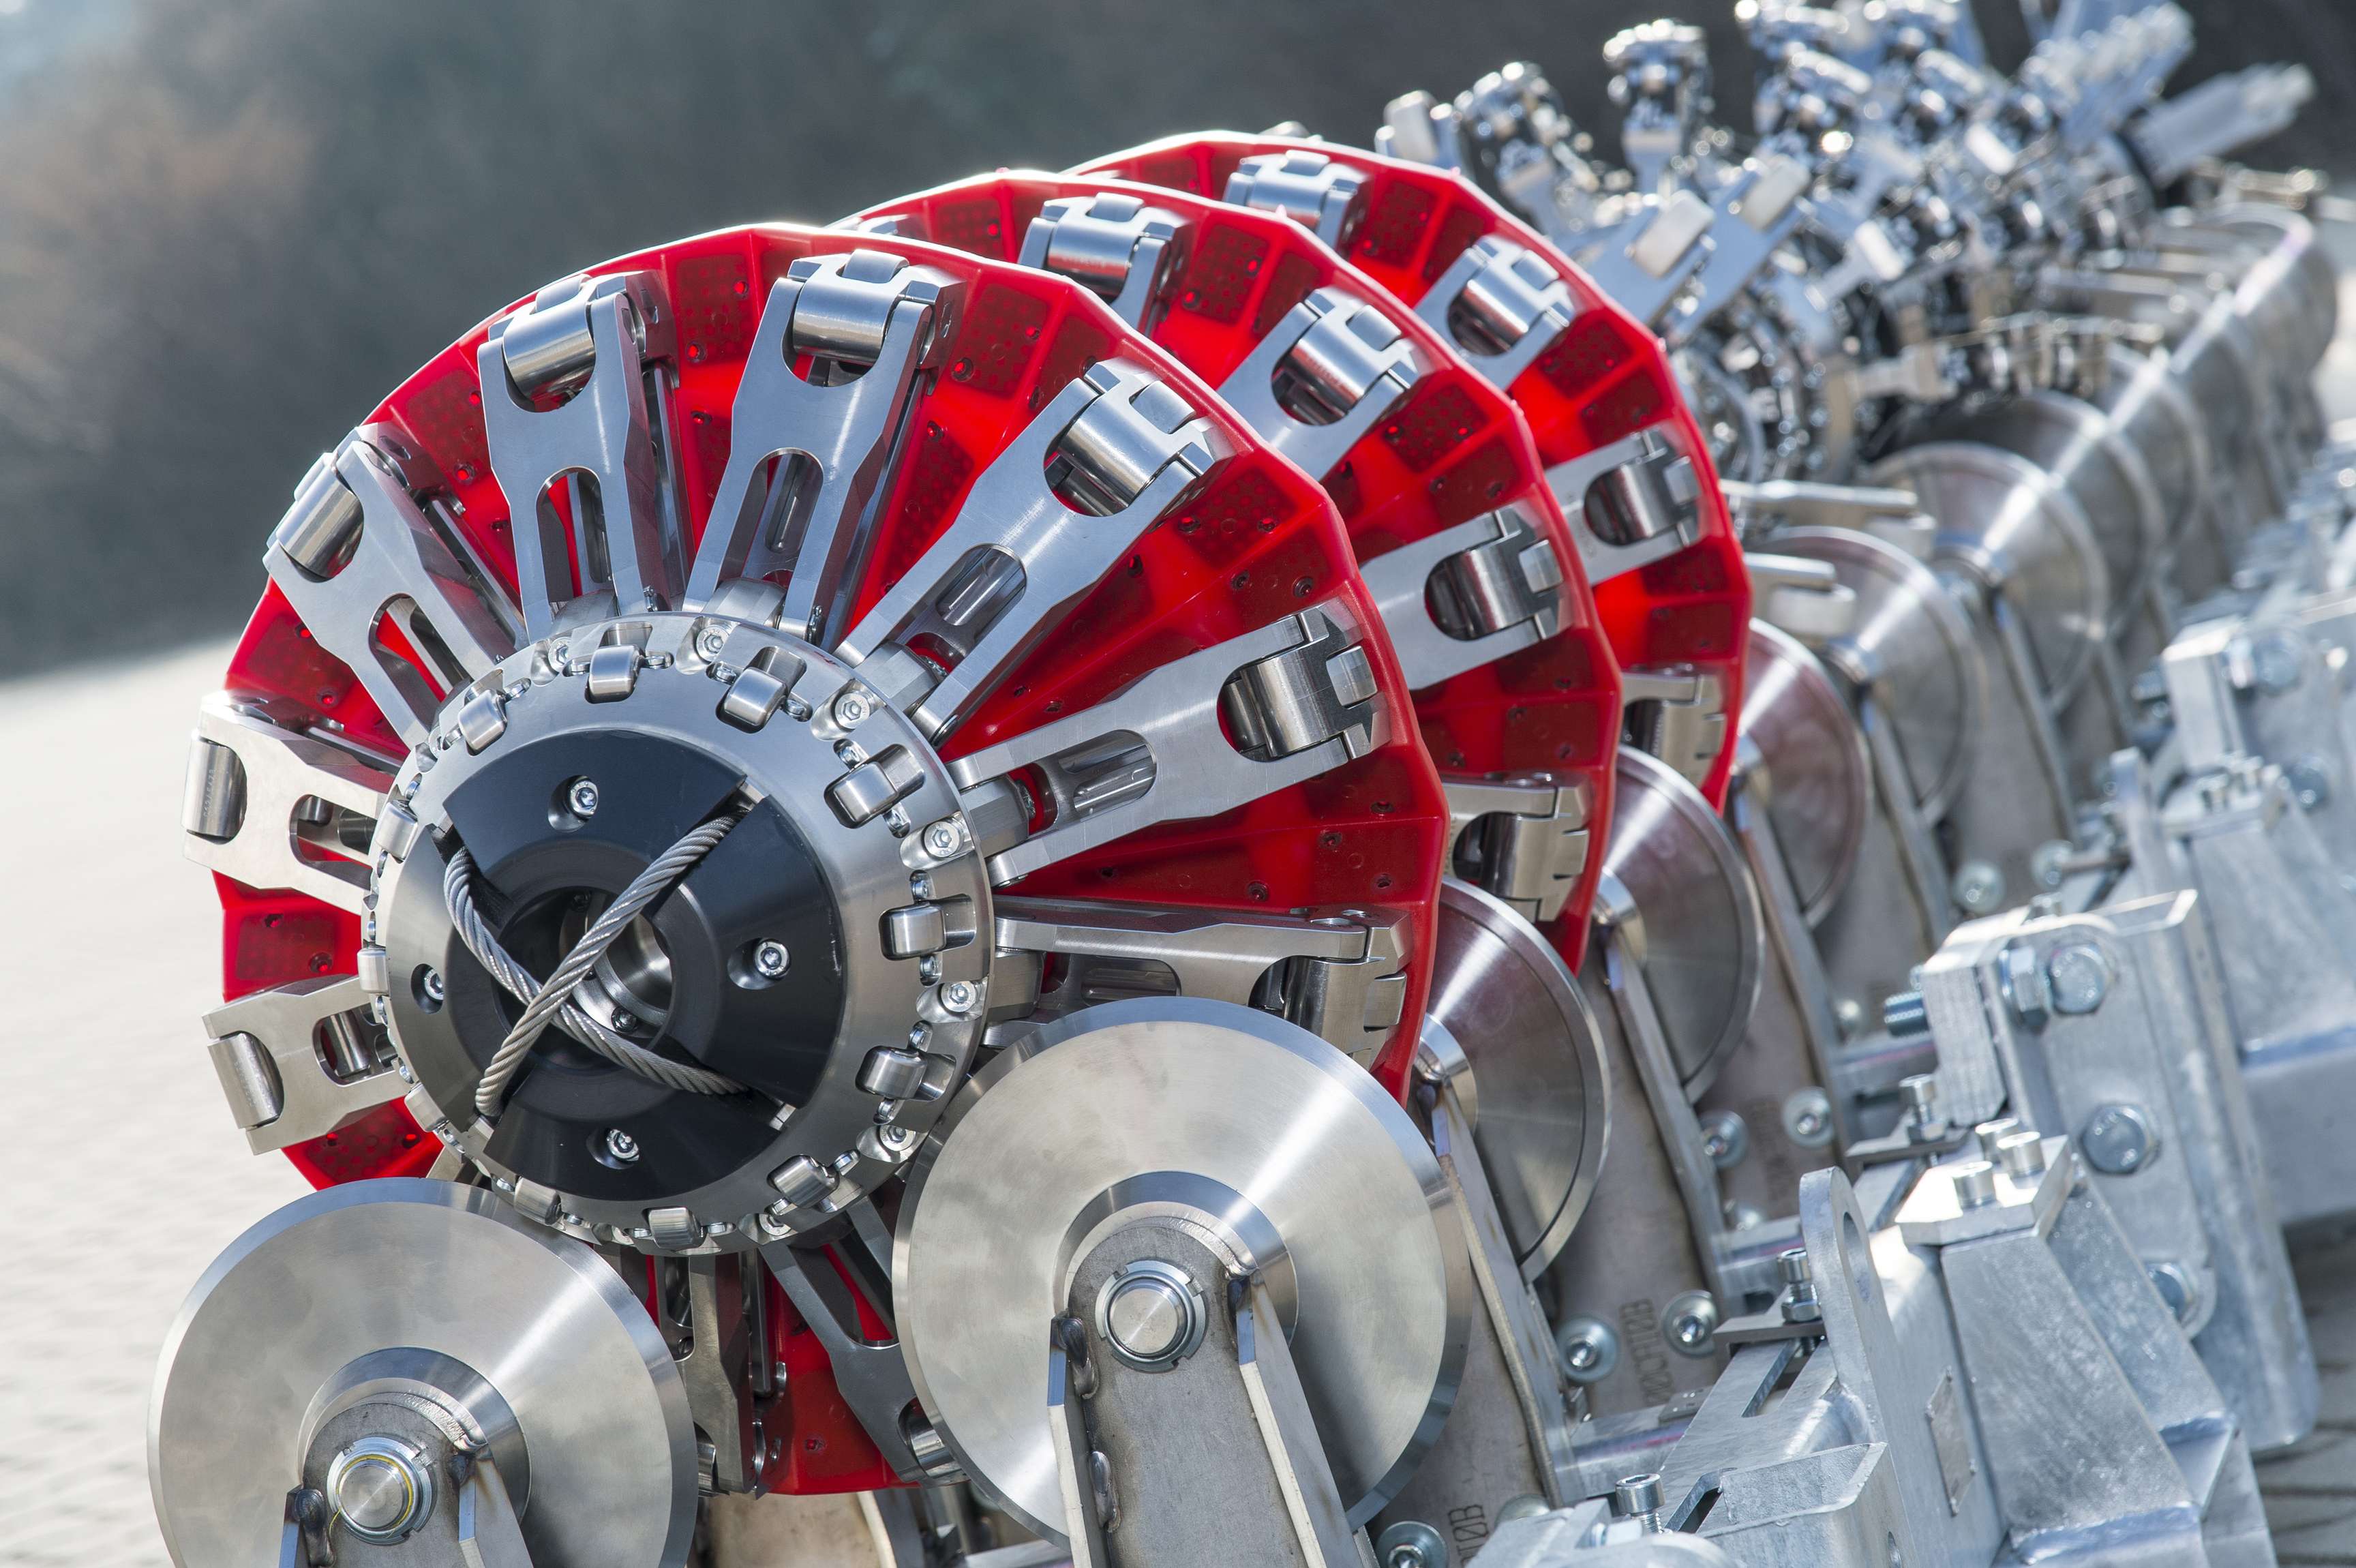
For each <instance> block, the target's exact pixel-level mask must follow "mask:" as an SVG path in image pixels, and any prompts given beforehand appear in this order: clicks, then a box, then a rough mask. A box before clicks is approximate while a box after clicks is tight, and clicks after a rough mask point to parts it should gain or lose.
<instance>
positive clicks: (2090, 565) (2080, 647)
mask: <svg viewBox="0 0 2356 1568" xmlns="http://www.w3.org/2000/svg"><path fill="white" fill-rule="evenodd" d="M1865 482H1866V483H1868V484H1870V485H1887V486H1890V487H1891V488H1892V489H1901V490H1912V491H1913V492H1914V494H1915V496H1916V497H1917V498H1918V499H1920V500H1921V502H1922V510H1925V511H1927V512H1929V513H1930V514H1931V516H1932V517H1933V518H1934V519H1935V520H1937V522H1938V528H1939V532H1938V544H1937V550H1938V555H1939V558H1940V560H1941V561H1942V563H1951V564H1954V565H1956V566H1959V567H1961V568H1963V569H1964V570H1965V571H1968V572H1969V573H1970V574H1971V575H1973V576H1974V577H1976V579H1978V581H1979V582H1981V583H1982V584H1984V585H1988V586H1991V587H1997V588H2001V590H2002V591H2003V594H2004V596H2005V599H2006V601H2007V602H2008V604H2009V605H2010V606H2011V607H2012V609H2013V612H2014V613H2015V614H2017V615H2018V616H2019V618H2020V621H2021V626H2022V628H2023V630H2024V631H2025V632H2026V634H2027V636H2028V639H2029V648H2030V650H2031V651H2032V653H2033V654H2034V655H2035V657H2036V660H2037V667H2038V671H2039V673H2040V675H2041V676H2042V677H2043V682H2044V687H2045V693H2046V695H2048V696H2050V697H2052V698H2055V699H2057V700H2058V699H2060V698H2062V697H2066V696H2068V695H2070V694H2071V693H2073V692H2075V691H2076V690H2077V687H2078V682H2079V681H2080V680H2081V679H2083V677H2084V676H2085V674H2086V671H2088V670H2089V669H2090V668H2092V667H2093V664H2094V646H2095V643H2096V642H2097V641H2098V640H2099V639H2101V638H2103V637H2104V634H2105V633H2106V631H2107V629H2108V628H2109V625H2110V620H2109V617H2110V613H2111V593H2112V590H2111V580H2110V573H2109V571H2108V570H2107V568H2106V567H2105V566H2104V562H2103V554H2102V552H2101V551H2100V550H2099V549H2098V548H2097V547H2096V546H2095V543H2094V529H2093V527H2092V526H2091V525H2090V524H2089V523H2088V522H2087V521H2086V515H2085V513H2084V512H2083V510H2080V508H2079V506H2078V503H2077V501H2076V500H2075V499H2072V497H2071V494H2070V492H2069V490H2068V489H2066V488H2065V487H2064V486H2063V485H2062V484H2061V481H2060V480H2058V479H2056V478H2053V476H2051V474H2048V473H2046V472H2045V471H2044V470H2042V469H2040V467H2037V465H2036V464H2034V463H2031V462H2030V461H2029V459H2028V458H2026V457H2023V456H2019V455H2018V454H2017V453H2012V452H2003V451H1999V450H1997V448H1996V447H1993V446H1983V445H1981V444H1979V443H1978V442H1974V441H1934V442H1932V443H1930V444H1929V445H1927V446H1910V447H1908V448H1907V449H1906V450H1905V451H1903V452H1900V453H1898V454H1896V455H1895V456H1890V457H1886V458H1884V459H1882V461H1880V462H1879V463H1877V464H1875V465H1874V467H1873V469H1872V471H1871V472H1870V473H1869V474H1868V475H1867V476H1866V480H1865Z"/></svg>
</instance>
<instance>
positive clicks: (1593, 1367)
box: [1554, 1317, 1620, 1383]
mask: <svg viewBox="0 0 2356 1568" xmlns="http://www.w3.org/2000/svg"><path fill="white" fill-rule="evenodd" d="M1554 1345H1555V1353H1556V1355H1557V1356H1558V1358H1559V1359H1560V1360H1561V1362H1562V1369H1563V1375H1564V1376H1566V1377H1568V1378H1569V1379H1570V1380H1571V1381H1572V1382H1574V1383H1592V1382H1600V1381H1601V1380H1603V1379H1605V1378H1608V1377H1610V1376H1611V1375H1612V1369H1613V1368H1615V1367H1617V1366H1618V1365H1619V1364H1620V1336H1619V1335H1617V1334H1616V1333H1614V1332H1612V1326H1611V1325H1610V1324H1608V1323H1605V1322H1604V1321H1602V1320H1601V1318H1595V1317H1571V1318H1566V1319H1564V1320H1563V1322H1562V1323H1560V1324H1559V1325H1558V1326H1556V1328H1555V1331H1554Z"/></svg>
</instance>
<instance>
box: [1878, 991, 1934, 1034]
mask: <svg viewBox="0 0 2356 1568" xmlns="http://www.w3.org/2000/svg"><path fill="white" fill-rule="evenodd" d="M1881 1026H1882V1028H1883V1029H1885V1030H1886V1031H1888V1032H1889V1035H1890V1038H1891V1039H1893V1040H1911V1039H1913V1038H1915V1037H1916V1036H1922V1035H1927V1034H1929V1033H1930V1032H1931V1007H1930V1004H1928V1003H1926V1002H1924V1001H1923V1000H1922V993H1921V992H1919V991H1901V992H1900V993H1898V994H1897V995H1895V996H1891V997H1888V998H1886V999H1885V1000H1884V1001H1883V1002H1882V1004H1881Z"/></svg>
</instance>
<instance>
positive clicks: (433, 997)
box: [417, 969, 448, 1002]
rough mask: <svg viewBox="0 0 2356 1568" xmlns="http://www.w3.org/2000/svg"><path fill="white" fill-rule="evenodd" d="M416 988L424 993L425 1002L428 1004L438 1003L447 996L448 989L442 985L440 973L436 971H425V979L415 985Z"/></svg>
mask: <svg viewBox="0 0 2356 1568" xmlns="http://www.w3.org/2000/svg"><path fill="white" fill-rule="evenodd" d="M417 987H418V989H419V990H421V991H423V992H424V993H425V997H426V1000H427V1001H429V1002H440V1001H442V1000H444V997H445V996H446V995H447V994H448V987H447V986H446V985H445V984H444V983H443V979H442V972H441V971H440V970H438V969H429V970H427V971H426V972H425V977H424V978H423V980H421V981H419V982H418V983H417Z"/></svg>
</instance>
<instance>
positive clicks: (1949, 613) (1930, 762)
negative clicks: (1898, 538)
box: [1774, 527, 1987, 818]
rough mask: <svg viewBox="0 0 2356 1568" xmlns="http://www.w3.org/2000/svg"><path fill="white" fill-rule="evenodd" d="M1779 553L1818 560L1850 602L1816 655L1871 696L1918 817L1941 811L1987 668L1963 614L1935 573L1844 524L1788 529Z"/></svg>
mask: <svg viewBox="0 0 2356 1568" xmlns="http://www.w3.org/2000/svg"><path fill="white" fill-rule="evenodd" d="M1774 548H1775V549H1776V551H1778V552H1779V553H1783V554H1786V555H1798V556H1802V557H1804V558H1805V559H1807V560H1811V561H1821V562H1823V563H1825V564H1826V565H1828V566H1830V567H1831V568H1832V569H1833V571H1834V573H1835V574H1836V575H1837V576H1838V577H1839V579H1840V583H1841V585H1842V586H1843V587H1846V588H1847V589H1848V590H1849V591H1850V592H1851V593H1853V594H1855V595H1856V596H1857V608H1856V612H1855V614H1854V615H1853V616H1852V617H1851V618H1850V623H1849V626H1848V628H1847V630H1845V631H1843V632H1842V633H1841V634H1840V635H1839V636H1838V637H1836V638H1833V639H1829V640H1827V641H1826V643H1825V644H1824V646H1823V647H1822V648H1820V649H1818V650H1816V651H1817V652H1818V654H1819V655H1820V656H1821V657H1822V659H1823V660H1824V661H1825V662H1826V664H1828V665H1830V666H1831V667H1832V668H1833V669H1835V670H1837V671H1839V672H1840V674H1841V675H1842V676H1843V677H1844V678H1845V679H1847V681H1848V682H1850V684H1851V685H1853V686H1855V687H1858V689H1860V690H1861V691H1864V692H1866V693H1871V694H1874V695H1875V696H1876V697H1877V699H1878V701H1879V707H1880V714H1879V716H1880V718H1881V720H1882V721H1883V722H1884V723H1886V724H1888V725H1890V727H1891V729H1892V730H1893V731H1894V732H1895V734H1896V736H1897V739H1898V749H1899V752H1900V754H1901V757H1903V758H1904V761H1905V766H1906V775H1907V778H1908V779H1909V780H1910V781H1911V782H1912V786H1913V792H1914V804H1915V805H1916V806H1917V807H1918V808H1920V809H1921V810H1922V811H1923V812H1924V814H1925V815H1927V816H1929V817H1932V818H1937V817H1939V816H1942V815H1944V813H1945V812H1946V810H1947V808H1948V807H1949V806H1951V805H1953V804H1954V800H1955V797H1956V796H1957V795H1958V794H1959V793H1961V792H1962V789H1963V787H1964V780H1965V779H1966V778H1968V777H1969V776H1970V773H1971V761H1972V758H1971V743H1972V737H1973V736H1975V735H1976V733H1977V732H1978V729H1979V723H1980V714H1981V713H1982V711H1983V710H1984V709H1985V708H1986V706H1987V665H1986V662H1985V660H1982V659H1981V657H1980V652H1979V649H1978V647H1977V645H1976V643H1975V642H1974V641H1973V639H1972V628H1971V623H1970V621H1969V619H1967V618H1966V617H1965V614H1964V611H1963V608H1962V607H1960V606H1958V605H1957V604H1956V603H1955V599H1954V595H1953V594H1951V593H1949V592H1948V590H1947V587H1946V585H1944V583H1942V582H1940V580H1939V577H1938V575H1937V574H1936V573H1934V572H1933V571H1932V570H1931V569H1930V568H1929V567H1928V566H1925V565H1924V564H1922V562H1920V561H1917V560H1916V559H1915V558H1914V557H1913V556H1912V555H1909V554H1908V553H1906V552H1905V551H1903V550H1901V549H1899V548H1898V547H1897V546H1896V545H1894V544H1891V543H1890V542H1887V541H1885V540H1880V539H1876V538H1875V537H1873V536H1872V535H1871V534H1869V533H1862V532H1858V531H1856V530H1854V529H1847V528H1821V527H1806V528H1791V529H1784V530H1783V531H1781V532H1778V533H1776V534H1775V536H1774Z"/></svg>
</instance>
